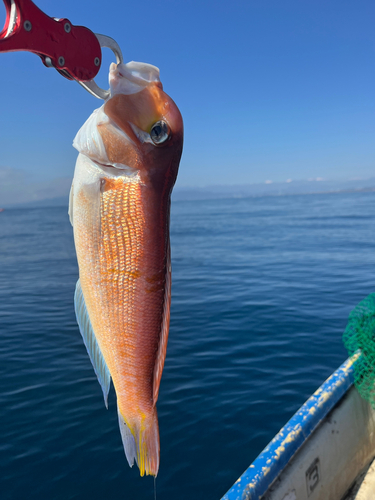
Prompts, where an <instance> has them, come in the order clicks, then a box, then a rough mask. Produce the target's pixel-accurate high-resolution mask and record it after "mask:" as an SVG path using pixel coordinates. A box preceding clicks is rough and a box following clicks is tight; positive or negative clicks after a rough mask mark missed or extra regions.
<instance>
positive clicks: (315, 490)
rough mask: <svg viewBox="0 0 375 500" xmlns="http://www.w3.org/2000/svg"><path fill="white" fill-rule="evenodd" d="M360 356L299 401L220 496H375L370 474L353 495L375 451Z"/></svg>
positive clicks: (259, 499)
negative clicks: (361, 390)
mask: <svg viewBox="0 0 375 500" xmlns="http://www.w3.org/2000/svg"><path fill="white" fill-rule="evenodd" d="M358 357H359V354H356V355H355V356H353V357H352V358H349V359H347V360H346V361H345V362H344V363H343V364H342V365H341V366H340V367H339V368H338V369H337V370H336V371H335V372H334V373H333V374H332V375H331V376H330V377H329V378H328V379H327V380H326V381H325V382H324V383H323V384H322V385H321V387H320V388H319V389H318V390H317V391H316V392H315V393H314V394H313V395H312V396H311V397H310V398H309V399H308V400H307V401H306V403H305V404H304V405H303V406H301V408H300V409H299V410H298V411H297V412H296V413H295V414H294V416H293V417H292V418H291V419H290V420H289V422H288V423H287V424H286V425H285V426H284V427H283V428H282V429H281V430H280V432H279V433H278V434H277V435H276V436H275V437H274V438H273V439H272V441H271V442H270V443H269V444H268V446H267V447H266V448H265V449H264V450H263V451H262V453H261V454H260V455H259V456H258V457H257V458H256V459H255V461H254V462H253V463H252V464H251V465H250V467H249V468H248V469H247V470H246V471H245V472H244V473H243V474H242V476H241V477H240V478H239V479H238V480H237V481H236V483H235V484H234V485H233V486H232V488H231V489H230V490H229V491H228V492H227V493H226V494H225V495H224V496H223V497H222V500H344V499H345V500H349V499H353V498H357V499H358V500H359V498H360V499H361V500H367V499H368V500H371V499H372V500H373V499H374V498H375V490H374V489H373V487H372V486H371V488H370V486H369V485H370V484H371V481H370V480H367V482H364V484H363V485H362V487H361V490H360V493H358V495H359V496H356V497H355V496H353V495H354V493H353V492H354V491H355V490H356V489H358V488H356V479H357V478H358V477H359V476H360V475H361V474H362V476H363V475H364V471H366V470H367V469H368V468H369V466H370V464H371V462H372V460H373V458H374V457H375V411H374V410H373V409H372V408H371V406H370V404H369V403H368V402H367V401H365V400H364V399H362V398H361V397H360V395H359V394H358V392H357V390H356V389H355V387H354V386H353V379H354V368H353V366H354V363H355V362H356V360H357V359H358ZM371 469H372V468H371ZM374 469H375V468H374ZM374 472H375V471H374ZM374 476H375V474H374ZM365 483H366V484H367V486H366V484H365ZM366 488H367V489H369V488H370V490H369V492H368V494H367V493H366Z"/></svg>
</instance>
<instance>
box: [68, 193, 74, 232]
mask: <svg viewBox="0 0 375 500" xmlns="http://www.w3.org/2000/svg"><path fill="white" fill-rule="evenodd" d="M73 197H74V183H72V187H71V188H70V193H69V210H68V215H69V220H70V223H71V225H72V226H73Z"/></svg>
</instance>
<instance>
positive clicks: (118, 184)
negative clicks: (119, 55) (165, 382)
mask: <svg viewBox="0 0 375 500" xmlns="http://www.w3.org/2000/svg"><path fill="white" fill-rule="evenodd" d="M109 80H110V86H111V96H110V98H109V99H108V100H107V101H106V102H105V103H104V105H103V106H102V107H101V108H99V109H97V110H96V111H94V113H93V114H92V115H91V116H90V118H89V119H88V120H87V121H86V123H85V124H84V125H83V127H82V128H81V129H80V131H79V132H78V134H77V136H76V138H75V140H74V144H73V145H74V147H75V148H76V149H77V150H78V151H79V153H80V154H79V156H78V159H77V164H76V168H75V173H74V179H73V185H72V189H71V194H70V203H69V214H70V220H71V222H72V225H73V228H74V241H75V246H76V251H77V258H78V265H79V280H78V282H77V287H76V293H75V310H76V315H77V321H78V325H79V328H80V331H81V334H82V337H83V340H84V342H85V345H86V348H87V351H88V354H89V356H90V359H91V361H92V364H93V366H94V369H95V372H96V374H97V377H98V379H99V382H100V384H101V387H102V390H103V394H104V399H105V403H106V405H107V396H108V391H109V386H110V379H111V378H112V381H113V385H114V388H115V391H116V395H117V406H118V416H119V424H120V430H121V436H122V441H123V445H124V449H125V454H126V457H127V459H128V462H129V465H130V466H132V465H133V463H134V460H136V462H137V464H138V467H139V470H140V474H141V476H143V475H144V474H151V475H153V476H156V475H157V473H158V469H159V454H160V453H159V451H160V444H159V428H158V418H157V411H156V401H157V399H158V393H159V385H160V379H161V375H162V371H163V366H164V360H165V355H166V349H167V340H168V330H169V317H170V303H171V257H170V243H169V213H170V196H171V192H172V188H173V185H174V183H175V181H176V177H177V171H178V166H179V162H180V157H181V153H182V143H183V123H182V118H181V114H180V112H179V110H178V108H177V106H176V104H175V103H174V102H173V101H172V99H171V98H170V97H169V96H168V95H167V94H166V93H165V92H164V91H163V87H162V84H161V83H160V80H159V70H158V69H157V68H156V67H155V66H151V65H149V64H141V63H135V62H131V63H128V64H119V65H115V64H112V65H111V68H110V75H109Z"/></svg>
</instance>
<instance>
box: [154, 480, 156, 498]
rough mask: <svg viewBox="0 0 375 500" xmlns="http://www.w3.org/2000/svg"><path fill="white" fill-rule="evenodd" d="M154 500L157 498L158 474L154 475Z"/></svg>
mask: <svg viewBox="0 0 375 500" xmlns="http://www.w3.org/2000/svg"><path fill="white" fill-rule="evenodd" d="M154 500H156V476H154Z"/></svg>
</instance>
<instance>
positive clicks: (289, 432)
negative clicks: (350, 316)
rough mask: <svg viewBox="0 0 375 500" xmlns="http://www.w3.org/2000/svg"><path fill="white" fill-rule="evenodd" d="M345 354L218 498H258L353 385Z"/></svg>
mask: <svg viewBox="0 0 375 500" xmlns="http://www.w3.org/2000/svg"><path fill="white" fill-rule="evenodd" d="M358 356H359V355H355V356H353V357H352V358H349V359H347V360H346V361H345V363H343V364H342V365H341V366H340V368H338V369H337V370H336V371H335V372H334V373H333V374H332V375H331V376H330V377H329V378H328V379H327V380H326V381H325V382H324V384H323V385H322V386H321V387H320V388H319V389H318V390H317V391H316V392H315V393H314V394H313V395H312V396H311V397H310V398H309V399H308V400H307V401H306V403H305V404H304V405H303V406H301V408H300V409H299V410H298V411H297V413H295V414H294V416H293V417H292V418H291V419H290V420H289V422H288V423H287V424H286V425H285V426H284V427H283V428H282V429H281V430H280V432H279V433H278V434H277V435H276V436H275V437H274V438H273V440H272V441H271V442H270V444H269V445H268V446H267V447H266V448H265V449H264V450H263V451H262V453H261V454H260V455H259V456H258V458H256V459H255V461H254V462H253V463H252V464H251V465H250V467H249V468H248V469H247V470H246V471H245V472H244V473H243V474H242V476H241V477H240V478H239V479H238V480H237V481H236V482H235V484H234V485H233V486H232V488H231V489H230V490H229V491H228V493H227V494H226V495H224V496H223V498H222V500H259V499H260V498H261V496H262V495H264V493H266V491H267V490H268V488H269V487H270V486H271V484H272V483H273V482H274V480H275V479H276V478H277V477H278V476H279V474H280V473H281V471H282V470H283V469H284V467H285V466H286V465H287V464H288V462H289V460H290V459H291V458H292V457H293V455H294V454H295V453H296V451H298V449H299V448H300V447H301V446H302V445H303V443H304V442H305V441H306V439H307V438H308V437H309V436H310V435H311V434H312V433H313V431H314V430H315V429H316V428H317V426H318V425H319V424H320V422H321V421H322V420H323V419H324V418H325V417H326V416H327V414H328V413H329V412H330V410H332V408H333V407H334V406H335V405H336V403H338V401H340V399H341V398H342V397H343V396H344V395H345V394H346V392H347V391H348V389H350V387H351V386H352V385H353V364H354V362H355V361H356V360H357V359H358Z"/></svg>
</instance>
